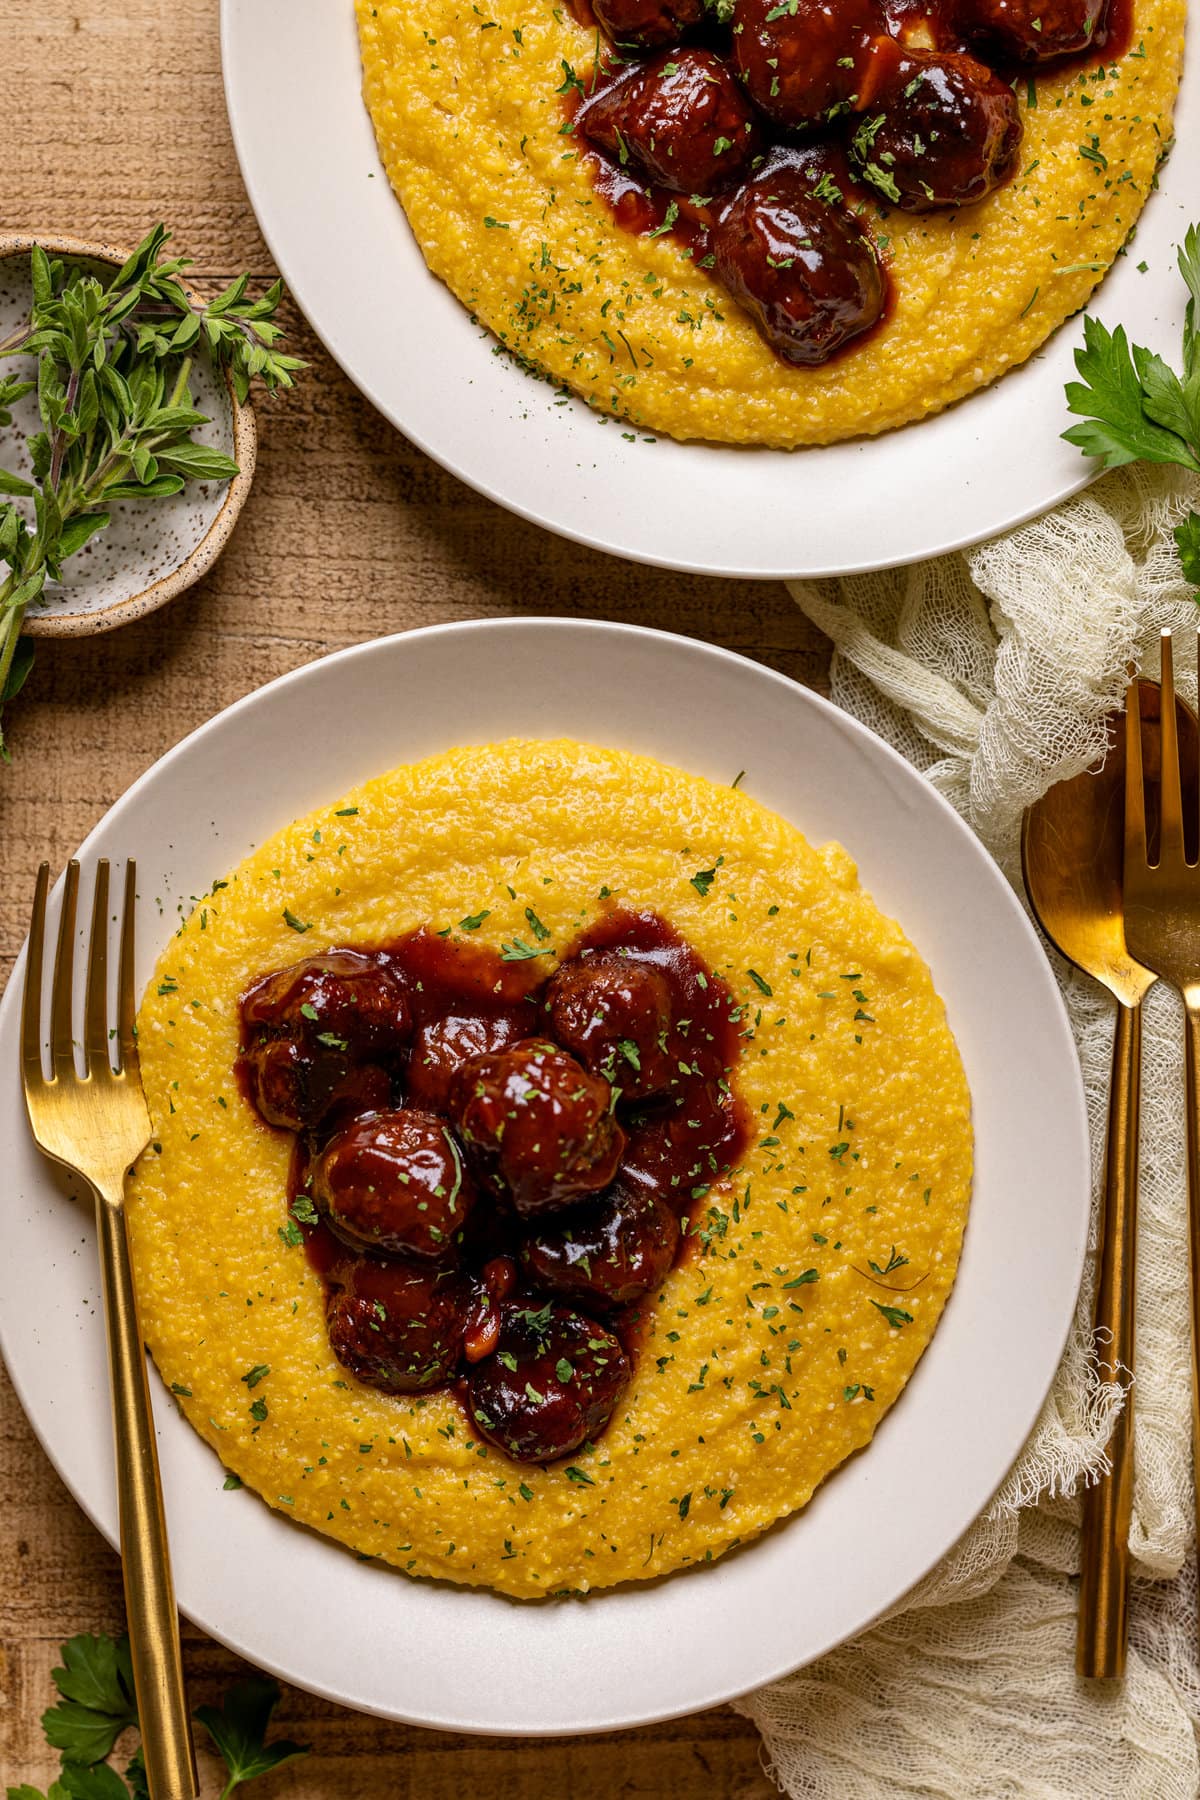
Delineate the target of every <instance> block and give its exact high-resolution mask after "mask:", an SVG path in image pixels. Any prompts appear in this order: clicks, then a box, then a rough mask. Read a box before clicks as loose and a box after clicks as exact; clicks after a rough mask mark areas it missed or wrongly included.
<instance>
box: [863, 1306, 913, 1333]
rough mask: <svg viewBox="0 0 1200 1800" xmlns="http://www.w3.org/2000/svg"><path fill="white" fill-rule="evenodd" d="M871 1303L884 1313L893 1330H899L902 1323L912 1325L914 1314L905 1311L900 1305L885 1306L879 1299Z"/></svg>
mask: <svg viewBox="0 0 1200 1800" xmlns="http://www.w3.org/2000/svg"><path fill="white" fill-rule="evenodd" d="M871 1305H872V1306H873V1307H874V1308H875V1310H876V1311H877V1312H881V1313H882V1314H883V1316H884V1318H885V1319H886V1320H887V1322H888V1324H889V1325H890V1326H891V1327H892V1330H893V1331H899V1329H900V1327H901V1326H902V1325H911V1324H912V1322H913V1316H912V1314H911V1313H910V1312H904V1311H903V1310H902V1309H901V1308H900V1307H899V1306H884V1305H883V1303H882V1301H879V1300H872V1302H871Z"/></svg>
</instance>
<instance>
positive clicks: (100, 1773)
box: [50, 1762, 145, 1800]
mask: <svg viewBox="0 0 1200 1800" xmlns="http://www.w3.org/2000/svg"><path fill="white" fill-rule="evenodd" d="M55 1788H61V1791H62V1792H63V1793H64V1794H67V1795H69V1796H70V1800H130V1794H129V1789H128V1788H127V1787H126V1786H125V1783H124V1782H123V1781H122V1780H121V1777H120V1776H119V1775H118V1774H117V1771H116V1770H115V1769H110V1768H109V1766H108V1764H107V1763H103V1762H99V1763H96V1764H95V1765H94V1766H93V1767H92V1768H90V1769H81V1768H80V1767H79V1766H78V1764H77V1763H64V1764H63V1768H62V1774H61V1775H60V1776H59V1778H58V1781H56V1782H55V1784H54V1787H53V1788H51V1790H50V1796H51V1800H54V1794H55ZM142 1792H143V1793H144V1792H145V1788H144V1786H143V1788H142Z"/></svg>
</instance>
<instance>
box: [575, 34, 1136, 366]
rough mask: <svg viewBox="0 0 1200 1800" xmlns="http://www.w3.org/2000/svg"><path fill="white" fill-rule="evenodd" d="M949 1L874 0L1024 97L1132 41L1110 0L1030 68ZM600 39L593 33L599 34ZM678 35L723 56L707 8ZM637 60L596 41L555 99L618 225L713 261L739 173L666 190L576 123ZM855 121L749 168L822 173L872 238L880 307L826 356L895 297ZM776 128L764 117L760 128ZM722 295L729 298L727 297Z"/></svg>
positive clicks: (701, 261)
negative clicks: (960, 21)
mask: <svg viewBox="0 0 1200 1800" xmlns="http://www.w3.org/2000/svg"><path fill="white" fill-rule="evenodd" d="M570 10H571V12H572V14H573V16H574V17H575V18H576V19H577V20H578V22H579V23H580V24H581V25H583V26H584V27H585V28H587V29H588V30H592V29H598V28H596V20H595V16H594V14H593V13H592V10H591V7H590V5H589V4H588V0H572V4H571V9H570ZM955 10H956V8H955V4H954V0H882V5H881V11H882V13H883V17H884V20H885V22H886V25H887V29H888V31H889V33H890V34H891V35H892V36H894V37H896V38H898V39H899V40H900V41H901V42H902V43H915V44H919V45H921V46H922V47H926V46H927V47H930V48H936V49H938V50H942V51H949V52H967V53H969V54H971V55H973V56H974V57H976V58H977V59H978V60H987V61H988V63H989V66H991V67H992V68H994V69H995V71H996V73H997V74H998V75H1000V76H1001V78H1002V79H1003V80H1005V81H1007V82H1009V83H1010V84H1011V85H1012V86H1013V87H1015V88H1017V89H1018V90H1019V91H1024V92H1026V93H1027V94H1028V95H1029V103H1030V105H1033V104H1035V102H1036V84H1037V81H1038V78H1039V76H1041V75H1046V76H1049V77H1055V78H1057V77H1059V76H1061V75H1063V74H1069V73H1072V72H1074V71H1075V70H1077V69H1084V68H1091V67H1097V68H1102V67H1104V66H1105V65H1106V64H1109V63H1112V62H1115V61H1117V60H1118V59H1119V58H1120V57H1122V56H1124V55H1125V53H1126V52H1127V51H1128V49H1129V47H1130V44H1131V42H1132V34H1133V0H1108V4H1107V6H1106V7H1105V9H1104V12H1103V14H1102V15H1101V19H1100V23H1099V26H1098V28H1097V30H1096V33H1095V36H1094V38H1093V41H1092V43H1091V45H1090V46H1089V48H1088V49H1087V50H1085V51H1080V52H1079V53H1078V54H1076V55H1071V56H1063V57H1059V58H1057V59H1056V60H1055V61H1053V62H1048V63H1044V64H1041V65H1039V66H1038V67H1036V68H1031V67H1029V66H1028V65H1024V64H1017V63H1011V62H1007V61H1005V60H1003V59H1002V58H999V57H991V58H987V57H986V56H985V53H984V52H983V51H981V47H980V45H979V44H978V43H972V42H971V41H969V40H968V39H967V38H965V37H964V36H962V35H961V33H960V32H959V31H958V30H957V29H956V27H955V24H954V14H955ZM599 42H600V38H599V34H598V35H597V43H598V44H599ZM681 43H682V45H684V46H692V45H703V46H704V47H706V48H711V49H713V50H716V51H717V52H718V53H722V54H724V55H726V56H728V54H729V42H728V33H727V31H725V30H723V28H722V27H720V26H718V25H716V24H715V22H714V21H713V20H712V19H711V18H709V19H706V20H705V22H704V23H703V24H701V25H700V26H698V27H696V28H695V29H694V30H692V31H689V32H686V33H685V34H684V35H683V37H682V39H681ZM647 54H650V53H647ZM638 60H639V59H638V58H637V57H636V55H635V54H634V53H632V52H631V53H629V55H627V56H625V57H622V56H620V55H618V53H617V52H615V51H613V50H611V49H604V50H601V51H600V52H599V54H598V56H597V59H596V61H595V63H594V64H593V65H592V67H591V68H590V69H589V70H588V71H587V72H586V73H585V74H582V75H581V76H580V77H579V82H580V85H577V86H573V87H569V88H568V90H567V91H566V92H565V93H564V94H563V95H562V109H563V113H564V115H565V118H566V120H567V122H568V124H569V125H570V127H571V128H572V131H573V132H574V138H573V141H574V145H575V149H576V152H577V154H578V155H579V157H580V159H581V160H582V162H583V164H584V166H585V168H586V169H587V170H588V172H589V174H590V175H591V178H592V182H593V184H594V186H595V189H596V192H597V194H598V195H599V196H600V198H601V200H602V201H603V202H604V205H605V207H606V208H607V210H608V211H609V212H610V213H611V214H612V216H613V218H614V219H615V220H616V222H617V224H618V225H620V226H621V227H622V228H623V229H624V230H626V231H629V232H631V233H633V234H634V235H635V236H638V237H647V236H654V237H668V238H670V239H671V240H672V241H673V242H674V243H676V244H678V245H679V247H680V249H681V250H683V251H684V253H685V254H686V255H688V256H690V257H691V258H693V259H694V261H695V263H696V266H697V267H698V268H700V269H703V270H711V269H712V231H713V227H714V225H715V224H716V223H717V221H718V219H719V218H720V216H721V213H722V212H723V210H724V209H725V208H726V207H727V206H728V205H729V202H730V201H731V200H732V199H733V197H734V196H735V194H736V193H737V191H738V185H739V184H738V182H737V181H734V182H732V183H730V184H729V185H727V186H726V187H724V188H723V189H722V190H720V191H717V192H715V193H713V194H712V195H708V196H700V199H701V200H702V201H704V202H705V203H704V204H701V205H697V204H695V200H696V196H689V195H687V194H679V193H674V192H672V191H671V190H669V189H667V188H665V187H662V186H660V185H659V184H658V183H656V182H654V181H647V180H645V179H639V176H638V172H637V170H636V168H634V167H633V166H632V165H631V164H630V165H622V164H620V163H618V162H616V161H614V160H613V158H612V157H611V155H609V154H608V152H607V151H605V150H603V149H601V148H600V147H599V146H598V145H596V144H593V143H590V142H589V141H588V139H587V138H586V137H585V136H584V135H583V133H582V132H580V131H578V129H577V126H576V121H577V117H578V114H579V111H580V108H581V106H582V105H583V104H584V102H585V101H588V100H591V99H592V98H593V96H595V95H598V94H603V93H605V92H607V91H608V90H610V89H611V88H613V87H615V86H617V85H618V84H619V82H620V81H621V80H622V78H623V77H624V76H626V75H628V74H629V73H630V72H631V69H632V68H636V66H637V62H638ZM860 122H861V121H860V119H859V118H858V117H857V116H852V117H851V119H850V120H849V121H848V122H847V121H840V122H839V124H840V127H841V128H840V129H839V126H838V125H834V126H831V127H830V129H829V130H827V131H825V132H821V133H817V134H804V135H802V136H795V135H792V134H789V133H787V132H782V133H781V134H780V135H779V136H777V137H776V138H775V140H774V141H773V142H771V143H769V144H768V146H767V149H766V152H765V154H764V156H763V157H761V158H760V159H759V160H758V161H757V162H756V163H755V164H754V165H753V167H752V172H753V173H754V174H755V175H758V174H762V173H764V172H767V171H768V170H770V169H773V168H779V167H784V166H788V165H791V166H796V167H801V168H804V169H805V170H806V171H807V172H808V174H809V177H810V179H811V180H812V181H813V183H814V185H815V184H816V183H818V182H820V181H821V179H822V178H823V177H825V176H828V177H829V178H830V180H832V182H833V183H834V184H835V185H836V187H837V189H838V190H839V191H840V193H841V195H842V196H843V198H844V201H845V204H846V205H847V206H848V207H849V208H850V209H851V210H852V211H853V212H854V213H855V214H856V215H857V217H858V218H859V221H860V223H862V224H863V225H864V228H865V229H867V230H868V231H869V232H870V233H871V235H872V236H873V238H874V240H875V245H876V249H877V252H878V254H879V260H880V262H881V264H882V266H883V268H884V271H885V273H886V277H887V292H886V299H885V303H884V307H883V311H882V313H881V315H880V317H879V318H878V319H876V321H875V322H874V323H873V324H872V325H870V326H869V327H868V328H867V329H866V330H865V331H861V332H859V333H858V334H857V335H856V336H855V337H853V338H851V339H850V341H849V342H848V343H845V344H843V345H842V346H841V347H840V348H839V349H837V350H835V351H834V353H833V355H832V356H830V357H828V358H826V361H827V362H837V361H839V360H840V359H841V358H842V357H843V356H847V355H852V354H853V353H854V352H855V351H856V350H858V349H860V348H861V347H862V346H863V345H864V344H866V343H868V342H869V341H870V340H871V338H873V337H874V336H875V335H876V334H877V333H878V332H879V331H881V330H882V329H883V328H884V327H885V326H886V324H887V321H888V320H889V319H890V318H891V316H892V315H893V313H894V311H895V305H896V293H895V280H894V276H893V274H892V271H891V261H890V258H889V255H888V235H887V231H886V228H885V229H884V230H882V231H881V230H880V229H879V226H878V224H877V223H876V224H872V222H871V221H872V219H873V217H874V215H873V213H871V212H868V207H870V208H873V209H876V211H877V210H878V209H880V208H883V209H885V211H886V209H887V207H888V202H887V201H886V199H885V198H884V197H883V196H882V195H881V194H880V193H879V192H878V191H877V190H876V189H875V188H874V187H872V186H870V185H869V184H868V183H866V182H863V181H860V180H858V179H857V178H856V177H855V175H854V174H853V173H852V171H851V166H850V162H849V158H848V157H847V154H846V150H845V140H846V136H847V125H848V130H849V132H850V133H852V132H853V130H854V129H855V128H856V127H857V125H858V124H859V123H860ZM778 129H779V128H776V127H771V126H769V125H768V126H767V130H768V131H771V130H776V131H778ZM729 303H730V304H731V305H736V304H737V302H736V301H734V300H732V299H731V300H730V302H729Z"/></svg>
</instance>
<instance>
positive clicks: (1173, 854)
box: [1158, 631, 1183, 865]
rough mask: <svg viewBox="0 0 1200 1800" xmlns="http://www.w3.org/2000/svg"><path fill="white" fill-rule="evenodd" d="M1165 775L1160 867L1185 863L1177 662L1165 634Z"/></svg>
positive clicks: (1159, 854) (1167, 635) (1160, 836)
mask: <svg viewBox="0 0 1200 1800" xmlns="http://www.w3.org/2000/svg"><path fill="white" fill-rule="evenodd" d="M1160 713H1161V727H1160V730H1161V734H1162V773H1161V776H1160V778H1159V779H1160V790H1159V791H1160V796H1161V797H1160V802H1159V804H1160V806H1161V809H1162V811H1161V824H1160V827H1159V851H1158V860H1159V864H1160V865H1161V864H1163V863H1172V862H1182V861H1183V792H1182V789H1181V786H1180V780H1179V736H1178V733H1177V731H1176V726H1175V663H1174V657H1173V654H1172V647H1171V634H1170V632H1169V631H1164V632H1163V634H1162V703H1161V707H1160Z"/></svg>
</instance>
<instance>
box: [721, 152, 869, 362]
mask: <svg viewBox="0 0 1200 1800" xmlns="http://www.w3.org/2000/svg"><path fill="white" fill-rule="evenodd" d="M713 252H714V255H715V258H716V272H717V275H718V276H719V277H720V280H721V281H722V283H723V284H724V286H725V287H726V288H727V289H728V290H729V292H730V293H731V294H732V295H733V297H734V299H735V300H737V301H739V302H740V303H741V304H742V306H744V307H745V309H746V311H747V312H748V313H749V314H750V317H751V318H752V319H753V321H754V323H755V325H756V326H757V328H758V331H759V333H760V335H761V336H762V337H764V338H765V339H766V341H767V343H768V344H769V345H770V346H771V348H772V349H773V350H774V351H775V352H776V354H777V355H778V356H781V357H782V358H783V360H784V361H785V362H790V363H795V364H797V365H798V366H801V367H813V366H815V365H816V364H818V363H823V362H827V361H828V359H829V358H830V357H831V356H832V355H833V354H834V353H835V352H836V351H838V350H840V349H841V348H842V347H843V346H844V345H846V344H848V343H850V342H851V340H852V339H854V338H856V337H859V336H860V335H861V334H862V333H863V332H864V331H867V330H868V329H869V328H870V327H871V326H872V325H874V324H875V322H876V320H877V319H878V318H879V317H880V316H881V315H882V313H883V308H884V302H885V299H886V294H887V287H886V281H885V277H884V273H883V268H882V265H881V263H880V261H879V256H878V252H877V251H876V249H875V245H874V243H873V242H872V240H871V238H870V237H869V235H868V234H867V232H865V231H864V230H863V228H862V226H861V225H860V224H859V223H858V220H857V219H856V218H854V216H853V215H852V214H851V213H849V212H847V211H846V209H845V208H844V207H843V206H842V205H840V204H839V203H838V202H836V201H834V200H832V199H830V200H826V199H822V198H819V197H818V194H817V192H816V191H815V190H814V187H813V184H812V182H811V180H810V179H809V175H808V173H807V172H806V171H805V170H803V169H801V168H798V167H795V166H792V165H789V164H783V165H781V166H779V167H777V168H775V169H772V170H767V171H765V172H764V173H763V174H761V175H756V176H755V177H754V179H753V180H752V181H748V182H747V183H746V185H745V186H744V187H742V188H739V190H738V192H737V193H736V194H735V195H734V197H733V199H732V201H731V202H730V204H729V206H728V208H727V209H726V210H725V212H724V213H723V214H722V216H721V218H720V220H719V221H718V223H717V226H716V229H715V230H714V232H713Z"/></svg>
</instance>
